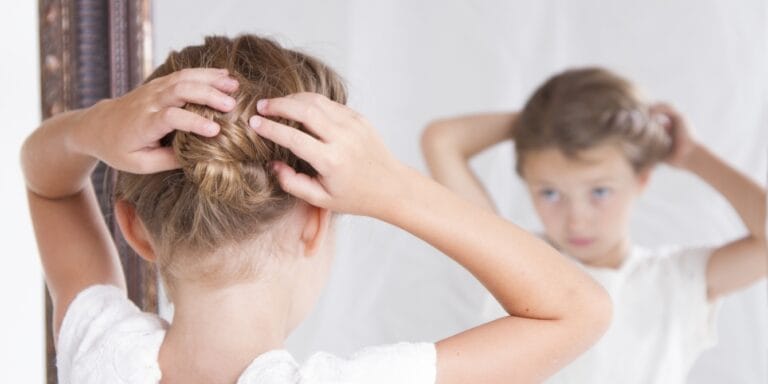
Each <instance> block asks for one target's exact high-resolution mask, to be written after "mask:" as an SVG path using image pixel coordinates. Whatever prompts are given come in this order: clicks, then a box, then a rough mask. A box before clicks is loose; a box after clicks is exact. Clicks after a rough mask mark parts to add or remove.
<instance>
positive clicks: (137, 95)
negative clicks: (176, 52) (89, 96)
mask: <svg viewBox="0 0 768 384" xmlns="http://www.w3.org/2000/svg"><path fill="white" fill-rule="evenodd" d="M237 87H238V83H237V81H236V80H234V79H232V78H230V77H229V76H227V71H226V70H224V69H214V68H190V69H183V70H180V71H176V72H174V73H172V74H170V75H167V76H163V77H159V78H156V79H154V80H152V81H150V82H148V83H146V84H144V85H141V86H139V87H137V88H136V89H134V90H132V91H131V92H129V93H127V94H125V95H123V96H121V97H119V98H116V99H109V100H104V101H102V102H99V103H98V104H96V105H94V106H93V107H91V108H89V109H86V110H83V119H82V120H81V124H80V125H81V128H82V129H79V130H77V131H76V133H75V134H76V135H77V137H75V138H74V143H76V144H75V145H76V146H77V147H78V149H79V151H80V152H82V153H84V154H86V155H90V156H92V157H94V158H98V159H100V160H102V161H104V162H105V163H107V164H109V165H110V166H111V167H113V168H116V169H119V170H123V171H128V172H132V173H155V172H160V171H166V170H169V169H174V168H178V167H179V164H178V161H177V160H176V157H175V156H174V154H173V150H172V149H171V148H168V147H161V146H160V139H162V138H163V137H164V136H165V135H167V134H168V133H170V132H171V131H173V130H177V129H178V130H183V131H188V132H194V133H196V134H199V135H203V136H215V135H216V134H218V131H219V128H220V127H219V126H218V124H216V123H215V122H213V121H211V120H209V119H206V118H204V117H202V116H200V115H198V114H196V113H193V112H190V111H187V110H184V109H183V107H184V105H185V104H187V103H194V104H200V105H207V106H209V107H211V108H214V109H218V110H220V111H222V112H228V111H230V110H232V109H233V108H234V107H235V99H234V98H232V97H231V96H229V95H228V93H230V92H233V91H235V90H236V89H237Z"/></svg>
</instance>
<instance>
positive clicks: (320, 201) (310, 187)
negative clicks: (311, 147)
mask: <svg viewBox="0 0 768 384" xmlns="http://www.w3.org/2000/svg"><path fill="white" fill-rule="evenodd" d="M272 169H273V170H274V171H275V173H276V174H277V179H278V181H279V182H280V187H281V188H283V190H284V191H286V192H288V193H289V194H291V195H293V196H296V197H298V198H299V199H302V200H304V201H306V202H307V203H309V204H311V205H314V206H316V207H321V208H330V207H329V206H328V205H329V204H330V200H331V196H330V195H329V194H328V192H327V191H326V190H325V188H324V187H323V186H322V184H320V182H319V181H318V180H317V179H315V178H312V177H310V176H309V175H306V174H303V173H298V172H296V171H295V170H294V169H293V168H291V167H290V166H289V165H288V164H285V163H284V162H281V161H276V162H273V163H272Z"/></svg>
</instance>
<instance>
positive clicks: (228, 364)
mask: <svg viewBox="0 0 768 384" xmlns="http://www.w3.org/2000/svg"><path fill="white" fill-rule="evenodd" d="M290 303H291V299H290V289H288V288H287V287H284V286H282V287H281V286H279V284H275V282H265V281H260V282H257V283H245V284H238V285H234V286H230V287H226V288H217V289H212V288H210V287H202V286H199V285H198V286H191V285H187V286H183V285H182V286H179V287H176V289H175V291H174V318H173V323H172V324H171V326H170V328H169V329H168V332H167V333H166V336H165V339H164V340H163V344H162V346H161V348H160V356H159V362H160V366H161V370H162V371H163V383H176V382H184V383H194V382H201V383H202V382H206V383H234V382H236V381H237V378H238V377H239V376H240V374H241V373H242V372H243V370H244V369H245V368H246V367H247V366H248V365H249V364H250V363H251V362H252V361H253V359H254V358H255V357H257V356H259V355H261V354H262V353H264V352H267V351H270V350H273V349H280V348H282V346H283V341H284V340H285V338H286V337H287V335H288V333H289V332H290V330H291V329H290V315H291V313H290V312H291V307H290ZM190 380H191V381H190Z"/></svg>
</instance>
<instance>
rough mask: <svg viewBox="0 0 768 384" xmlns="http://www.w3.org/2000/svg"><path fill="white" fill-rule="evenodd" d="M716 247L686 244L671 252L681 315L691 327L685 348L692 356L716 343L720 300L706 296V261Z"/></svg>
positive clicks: (684, 341) (685, 337)
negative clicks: (686, 245)
mask: <svg viewBox="0 0 768 384" xmlns="http://www.w3.org/2000/svg"><path fill="white" fill-rule="evenodd" d="M713 251H714V249H713V248H705V247H701V248H687V249H681V250H678V251H676V252H674V253H673V254H672V255H671V256H670V257H671V260H670V261H673V263H674V268H673V272H674V274H675V278H676V284H675V287H674V288H673V289H676V295H675V300H676V304H677V307H678V309H679V311H678V316H680V320H681V321H682V322H683V324H684V329H687V330H688V331H687V332H686V333H685V334H684V335H683V336H684V337H683V340H682V343H683V348H684V349H685V350H686V351H687V352H689V354H690V355H692V356H697V355H698V354H699V353H701V352H702V351H703V350H705V349H707V348H710V347H713V346H714V345H716V344H717V321H716V320H717V309H718V308H719V306H720V302H719V300H714V301H710V300H709V299H708V298H707V264H708V263H709V258H710V256H711V255H712V252H713Z"/></svg>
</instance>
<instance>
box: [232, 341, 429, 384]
mask: <svg viewBox="0 0 768 384" xmlns="http://www.w3.org/2000/svg"><path fill="white" fill-rule="evenodd" d="M436 366H437V365H436V352H435V346H434V344H432V343H397V344H391V345H382V346H375V347H368V348H365V349H362V350H360V351H359V352H357V353H355V354H353V355H351V356H350V357H349V358H342V357H338V356H336V355H333V354H330V353H327V352H317V353H315V354H313V355H311V356H310V357H309V358H308V359H307V360H306V361H305V362H304V363H303V364H298V363H297V362H296V360H295V359H294V358H293V356H291V354H290V353H288V352H287V351H285V350H275V351H270V352H266V353H264V354H262V355H260V356H259V357H257V358H256V359H254V361H253V362H252V363H251V365H249V366H248V368H247V369H246V370H245V372H243V374H242V375H241V376H240V379H239V380H238V384H252V383H263V382H270V383H271V382H275V383H299V382H301V383H329V382H332V383H361V384H378V383H382V384H383V383H412V384H432V383H434V382H435V377H436Z"/></svg>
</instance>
